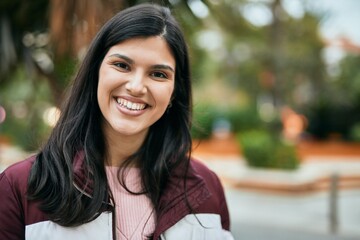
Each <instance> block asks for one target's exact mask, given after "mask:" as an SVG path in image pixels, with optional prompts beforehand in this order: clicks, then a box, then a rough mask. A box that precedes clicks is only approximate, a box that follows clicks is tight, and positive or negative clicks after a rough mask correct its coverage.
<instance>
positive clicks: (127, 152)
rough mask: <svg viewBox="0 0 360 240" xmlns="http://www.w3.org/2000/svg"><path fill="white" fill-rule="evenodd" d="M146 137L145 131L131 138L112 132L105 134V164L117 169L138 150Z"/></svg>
mask: <svg viewBox="0 0 360 240" xmlns="http://www.w3.org/2000/svg"><path fill="white" fill-rule="evenodd" d="M146 135H147V131H146V132H141V133H139V134H136V135H131V136H127V135H121V134H117V133H114V132H112V133H105V141H106V143H105V144H106V145H105V146H106V164H107V165H109V166H116V167H119V166H120V165H121V164H122V163H123V162H124V161H125V160H126V159H127V158H128V157H130V156H131V155H133V154H134V153H135V152H136V151H138V150H139V148H140V147H141V145H142V144H143V142H144V140H145V137H146ZM131 166H132V165H131Z"/></svg>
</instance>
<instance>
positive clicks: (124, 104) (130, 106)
mask: <svg viewBox="0 0 360 240" xmlns="http://www.w3.org/2000/svg"><path fill="white" fill-rule="evenodd" d="M116 102H117V103H118V104H120V105H121V106H122V107H126V108H127V109H130V110H133V111H136V110H137V111H139V110H143V109H144V108H145V107H146V104H143V103H133V102H130V101H127V100H125V99H122V98H116Z"/></svg>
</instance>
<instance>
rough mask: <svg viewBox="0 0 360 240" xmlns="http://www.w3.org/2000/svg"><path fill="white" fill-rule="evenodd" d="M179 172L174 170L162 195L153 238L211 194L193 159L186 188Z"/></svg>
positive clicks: (157, 236)
mask: <svg viewBox="0 0 360 240" xmlns="http://www.w3.org/2000/svg"><path fill="white" fill-rule="evenodd" d="M178 173H179V172H177V171H174V174H172V175H171V177H170V178H169V181H168V184H167V186H166V188H165V190H164V193H163V194H162V196H161V197H160V202H159V205H160V210H159V211H158V213H157V214H158V216H157V219H158V220H157V226H156V229H155V232H154V238H153V239H158V238H159V236H160V235H161V233H163V232H164V231H166V230H167V229H168V228H170V227H171V226H173V225H174V224H175V223H177V222H178V221H179V220H180V219H182V218H183V217H185V216H186V215H188V214H190V213H191V212H192V211H193V210H195V209H197V208H198V207H199V206H200V205H201V204H203V203H204V202H205V201H206V200H207V199H208V198H210V196H211V193H210V191H209V189H208V187H207V185H206V183H205V181H204V180H203V178H202V177H201V176H200V175H199V174H198V173H197V172H196V170H195V168H194V167H193V164H192V161H190V165H189V171H188V175H187V178H186V188H185V186H184V183H185V182H184V180H183V178H182V177H181V174H178ZM189 206H190V207H189Z"/></svg>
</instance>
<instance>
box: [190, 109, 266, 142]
mask: <svg viewBox="0 0 360 240" xmlns="http://www.w3.org/2000/svg"><path fill="white" fill-rule="evenodd" d="M219 119H224V120H226V121H228V122H229V123H230V126H231V129H230V130H231V132H234V133H235V132H239V131H246V130H248V129H254V128H259V127H261V126H263V125H264V123H263V122H262V121H261V120H260V118H259V116H258V113H257V110H256V108H255V107H252V106H247V107H242V108H240V107H236V106H231V107H228V108H227V109H224V108H219V107H218V106H215V105H213V104H206V103H199V104H197V105H195V107H194V111H193V126H192V129H191V134H192V137H193V138H194V139H208V138H210V137H211V135H212V132H213V128H214V124H215V123H216V121H217V120H219Z"/></svg>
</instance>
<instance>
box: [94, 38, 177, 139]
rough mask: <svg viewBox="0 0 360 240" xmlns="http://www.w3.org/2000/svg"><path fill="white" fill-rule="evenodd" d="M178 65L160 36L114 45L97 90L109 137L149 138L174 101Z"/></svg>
mask: <svg viewBox="0 0 360 240" xmlns="http://www.w3.org/2000/svg"><path fill="white" fill-rule="evenodd" d="M175 67H176V66H175V59H174V57H173V55H172V54H171V51H170V49H169V47H168V45H167V43H166V41H165V40H164V39H163V38H161V37H158V36H156V37H149V38H133V39H129V40H126V41H124V42H121V43H119V44H117V45H114V46H113V47H111V48H110V49H109V51H108V52H107V54H106V55H105V57H104V59H103V61H102V63H101V65H100V70H99V83H98V89H97V98H98V103H99V107H100V110H101V113H102V115H103V126H102V127H103V131H104V134H105V136H107V137H109V136H119V137H122V136H138V137H140V138H142V139H143V138H145V136H146V133H147V132H148V129H149V127H150V126H151V125H152V124H154V123H155V122H156V121H157V120H158V119H159V118H160V117H161V116H162V115H163V114H164V112H165V111H166V109H167V106H168V105H169V103H170V100H171V96H172V93H173V90H174V82H175Z"/></svg>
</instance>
